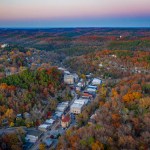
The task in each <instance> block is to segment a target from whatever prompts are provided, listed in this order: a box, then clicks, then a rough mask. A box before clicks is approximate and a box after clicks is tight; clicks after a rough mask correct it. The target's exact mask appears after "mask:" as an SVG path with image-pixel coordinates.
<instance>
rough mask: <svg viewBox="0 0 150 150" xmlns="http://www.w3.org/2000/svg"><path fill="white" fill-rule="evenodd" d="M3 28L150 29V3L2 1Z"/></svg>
mask: <svg viewBox="0 0 150 150" xmlns="http://www.w3.org/2000/svg"><path fill="white" fill-rule="evenodd" d="M0 27H17V28H18V27H19V28H22V27H43V28H44V27H150V0H0Z"/></svg>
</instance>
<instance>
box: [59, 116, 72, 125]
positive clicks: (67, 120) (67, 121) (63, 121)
mask: <svg viewBox="0 0 150 150" xmlns="http://www.w3.org/2000/svg"><path fill="white" fill-rule="evenodd" d="M70 122H71V118H70V115H69V114H68V115H66V116H64V115H62V119H61V126H62V128H67V127H68V126H69V125H70Z"/></svg>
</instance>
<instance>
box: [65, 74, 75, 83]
mask: <svg viewBox="0 0 150 150" xmlns="http://www.w3.org/2000/svg"><path fill="white" fill-rule="evenodd" d="M74 82H75V80H74V76H73V75H71V74H69V75H67V74H65V75H64V83H66V84H74Z"/></svg>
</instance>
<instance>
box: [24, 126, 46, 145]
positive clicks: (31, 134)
mask: <svg viewBox="0 0 150 150" xmlns="http://www.w3.org/2000/svg"><path fill="white" fill-rule="evenodd" d="M42 134H43V132H41V131H39V130H35V129H27V133H26V137H25V140H26V141H28V142H31V143H35V142H36V141H37V140H38V139H39V138H40V137H41V136H42Z"/></svg>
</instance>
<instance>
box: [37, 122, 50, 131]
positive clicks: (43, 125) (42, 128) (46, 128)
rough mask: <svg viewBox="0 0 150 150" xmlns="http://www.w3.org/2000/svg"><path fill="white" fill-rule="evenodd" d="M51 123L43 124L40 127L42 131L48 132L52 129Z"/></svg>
mask: <svg viewBox="0 0 150 150" xmlns="http://www.w3.org/2000/svg"><path fill="white" fill-rule="evenodd" d="M50 127H51V125H50V124H41V125H40V126H39V127H38V129H39V130H40V131H43V132H46V131H48V130H49V129H50Z"/></svg>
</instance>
